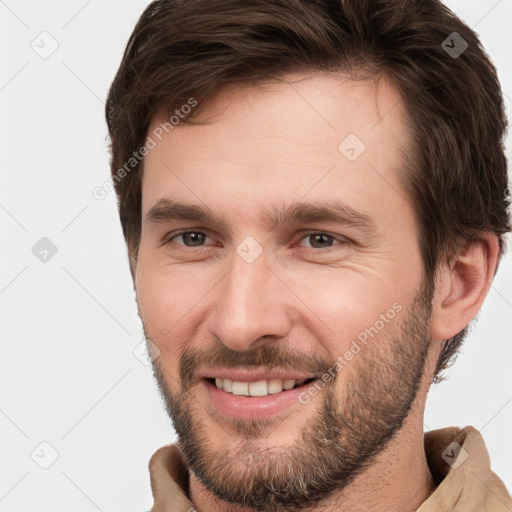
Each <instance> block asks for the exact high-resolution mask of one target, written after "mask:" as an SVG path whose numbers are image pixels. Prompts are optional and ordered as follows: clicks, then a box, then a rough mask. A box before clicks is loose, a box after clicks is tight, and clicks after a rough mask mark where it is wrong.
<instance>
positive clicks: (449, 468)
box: [149, 426, 512, 512]
mask: <svg viewBox="0 0 512 512" xmlns="http://www.w3.org/2000/svg"><path fill="white" fill-rule="evenodd" d="M451 443H457V444H458V445H459V446H462V448H463V450H461V449H460V448H458V447H457V446H456V445H453V446H452V447H450V445H451ZM425 452H426V455H427V461H428V464H429V467H430V471H431V473H432V476H433V478H434V481H435V482H436V484H437V489H436V490H435V491H434V492H433V493H432V494H431V495H430V497H429V498H428V499H427V501H425V502H424V503H423V504H422V505H421V507H420V508H419V509H418V510H417V512H512V498H511V497H510V495H509V493H508V491H507V488H506V487H505V485H504V484H503V482H502V481H501V480H500V479H499V478H498V476H497V475H496V474H495V473H494V472H493V471H491V466H490V461H489V454H488V452H487V448H486V446H485V443H484V439H483V437H482V436H481V434H480V433H479V432H478V430H476V429H475V428H473V427H471V426H468V427H465V428H463V429H460V428H457V427H447V428H443V429H439V430H432V431H431V432H427V433H426V434H425ZM457 452H458V453H457ZM446 460H448V461H450V464H448V463H447V462H446ZM149 473H150V477H151V488H152V491H153V498H154V505H153V508H152V509H151V510H152V512H193V511H194V508H193V505H192V503H191V502H190V501H189V500H188V498H187V492H188V473H187V470H186V468H185V466H184V465H183V462H182V459H181V457H180V454H179V452H178V449H177V447H176V445H168V446H164V447H163V448H160V449H159V450H157V451H156V452H155V454H154V455H153V456H152V457H151V460H150V462H149Z"/></svg>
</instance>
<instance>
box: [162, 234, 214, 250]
mask: <svg viewBox="0 0 512 512" xmlns="http://www.w3.org/2000/svg"><path fill="white" fill-rule="evenodd" d="M178 238H181V240H182V241H183V243H182V244H181V243H180V244H179V245H185V246H186V247H200V246H202V245H203V242H204V241H205V239H206V238H209V237H208V235H205V234H204V233H200V232H198V231H186V232H184V233H178V234H177V235H174V236H173V237H172V238H171V239H170V240H169V242H172V241H174V240H176V239H178Z"/></svg>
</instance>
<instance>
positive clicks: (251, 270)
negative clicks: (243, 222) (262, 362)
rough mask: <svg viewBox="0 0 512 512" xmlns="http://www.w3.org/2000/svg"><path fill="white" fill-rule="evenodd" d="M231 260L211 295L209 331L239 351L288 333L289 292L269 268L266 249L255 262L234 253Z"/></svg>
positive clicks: (289, 322) (289, 323)
mask: <svg viewBox="0 0 512 512" xmlns="http://www.w3.org/2000/svg"><path fill="white" fill-rule="evenodd" d="M230 264H231V265H230V269H229V271H228V272H227V274H226V275H225V276H224V277H223V278H222V279H221V281H220V282H219V283H218V285H217V286H216V287H215V288H216V293H215V294H214V297H212V299H213V300H215V305H214V306H213V309H212V312H211V316H210V318H209V331H210V333H211V334H213V335H214V336H216V337H217V338H218V339H219V340H220V341H221V342H222V343H223V344H224V345H226V346H227V347H229V348H230V349H232V350H236V351H244V350H250V349H254V348H256V347H257V346H258V345H259V344H261V343H268V340H269V339H272V340H275V339H276V338H281V337H284V336H286V334H287V333H288V332H289V330H290V327H291V318H290V316H289V313H290V311H291V299H290V292H289V291H288V290H287V289H286V287H285V286H284V285H283V283H282V282H281V281H280V279H278V277H276V275H275V273H274V272H273V270H271V268H269V266H268V262H267V258H266V257H265V252H263V253H262V254H261V255H260V256H259V257H258V258H257V259H256V260H255V261H253V262H252V263H248V262H246V261H245V260H244V259H243V258H242V257H240V256H239V254H238V253H234V254H233V257H232V258H231V262H230ZM288 301H290V303H288ZM263 337H266V339H263Z"/></svg>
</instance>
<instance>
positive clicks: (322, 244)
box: [300, 233, 337, 249]
mask: <svg viewBox="0 0 512 512" xmlns="http://www.w3.org/2000/svg"><path fill="white" fill-rule="evenodd" d="M302 240H308V241H309V247H308V246H306V247H307V248H310V249H328V248H329V247H332V246H333V245H334V242H335V241H336V240H337V239H336V237H334V236H332V235H329V234H327V233H309V234H307V235H306V236H304V237H303V238H302ZM302 240H301V243H300V245H301V246H304V244H303V243H302Z"/></svg>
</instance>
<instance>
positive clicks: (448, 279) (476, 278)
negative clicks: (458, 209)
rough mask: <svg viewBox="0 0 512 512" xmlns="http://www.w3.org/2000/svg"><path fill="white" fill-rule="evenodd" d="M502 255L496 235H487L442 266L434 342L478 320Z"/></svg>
mask: <svg viewBox="0 0 512 512" xmlns="http://www.w3.org/2000/svg"><path fill="white" fill-rule="evenodd" d="M499 253H500V246H499V240H498V238H497V237H496V235H493V234H485V235H482V237H481V240H473V241H470V242H467V243H466V245H465V246H464V247H463V248H461V249H460V251H459V252H458V253H457V254H456V255H455V256H454V257H453V258H452V259H451V260H450V262H447V263H444V264H442V265H441V268H440V269H439V273H438V278H437V282H436V292H435V294H434V304H433V311H432V324H431V336H432V338H433V339H440V340H446V339H449V338H451V337H453V336H455V335H456V334H457V333H459V332H460V331H462V329H464V328H465V327H466V326H467V325H468V324H469V323H470V322H471V320H473V319H474V318H475V316H476V315H477V313H478V311H479V310H480V308H481V307H482V304H483V302H484V300H485V297H486V296H487V293H488V291H489V289H490V287H491V284H492V280H493V279H494V275H495V273H496V270H497V265H498V260H499Z"/></svg>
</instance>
